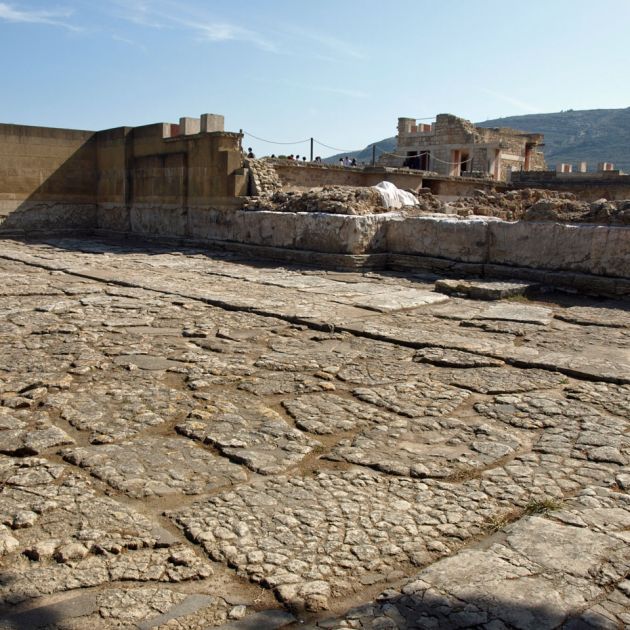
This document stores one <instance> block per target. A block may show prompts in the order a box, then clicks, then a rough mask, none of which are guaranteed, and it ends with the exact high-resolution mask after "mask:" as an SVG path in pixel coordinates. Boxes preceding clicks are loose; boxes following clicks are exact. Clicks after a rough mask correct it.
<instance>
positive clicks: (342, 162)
mask: <svg viewBox="0 0 630 630" xmlns="http://www.w3.org/2000/svg"><path fill="white" fill-rule="evenodd" d="M247 157H248V158H249V159H250V160H253V159H255V158H256V156H255V155H254V151H253V150H252V148H251V147H249V148H248V149H247ZM269 157H271V158H272V159H276V155H275V153H273V154H271V155H270V156H269ZM278 157H280V158H284V159H286V160H291V161H293V162H302V163H304V162H308V161H312V162H313V163H314V164H321V163H322V158H321V157H320V156H319V155H318V156H317V157H316V158H315V159H314V160H308V159H307V157H306V156H305V155H303V156H302V157H300V156H299V155H293V153H291V155H280V156H278ZM339 166H358V164H357V160H356V158H352V159H350V158H349V157H348V156H347V155H346V156H345V157H341V158H339Z"/></svg>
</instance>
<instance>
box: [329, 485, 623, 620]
mask: <svg viewBox="0 0 630 630" xmlns="http://www.w3.org/2000/svg"><path fill="white" fill-rule="evenodd" d="M598 492H599V490H598ZM613 494H614V493H606V491H603V492H602V493H601V495H599V496H598V494H597V493H596V492H593V491H592V490H589V491H588V492H586V493H585V494H583V495H581V496H579V497H577V498H576V499H575V500H573V501H571V503H570V504H569V505H568V506H567V508H566V509H567V511H568V512H571V513H572V514H573V515H574V518H575V519H576V520H578V519H579V520H581V521H582V524H581V525H578V526H575V525H571V524H564V523H561V522H557V521H555V520H553V515H554V513H551V514H550V515H549V517H547V518H541V517H538V516H532V517H528V518H524V519H522V520H520V521H518V522H516V523H515V524H513V525H510V526H509V527H508V528H507V529H506V533H507V535H506V537H505V538H504V539H503V540H502V541H501V542H497V543H495V544H493V545H491V546H489V547H488V548H477V549H476V548H472V549H465V550H463V551H460V552H459V553H456V554H454V555H453V556H451V557H449V558H444V559H442V560H440V561H438V562H436V563H435V564H433V565H431V566H429V567H427V568H426V569H424V570H423V571H421V572H420V573H418V574H417V575H416V576H415V577H414V578H413V579H412V580H411V581H409V582H408V583H407V584H406V585H404V586H403V587H402V588H400V589H389V590H387V591H385V592H383V593H382V594H381V595H380V596H379V597H378V598H377V599H376V600H374V601H373V602H371V603H369V604H366V605H363V606H359V607H357V608H354V609H352V610H351V611H349V612H348V613H347V614H346V615H344V619H345V622H344V623H342V620H341V619H333V620H328V621H324V622H322V623H321V624H319V625H321V627H323V628H336V627H348V626H349V627H353V628H360V629H366V630H367V629H368V628H398V629H402V630H407V629H409V630H410V629H411V628H417V627H423V628H425V627H426V628H441V627H444V628H446V627H449V628H450V627H484V628H518V629H520V630H533V629H534V628H536V629H538V628H544V629H547V630H552V629H555V628H562V629H563V630H577V629H578V628H621V627H624V624H626V622H627V619H628V614H627V611H628V608H627V606H626V605H625V604H627V603H628V602H630V597H628V593H627V592H626V591H627V590H628V587H627V586H626V584H627V580H625V579H624V578H625V575H626V573H627V571H628V569H629V568H630V566H629V565H628V557H627V553H626V549H625V548H624V546H625V542H624V540H622V539H621V538H620V537H619V534H621V533H622V531H623V530H624V528H625V527H626V525H625V523H626V522H627V519H628V516H629V512H630V501H628V497H627V495H618V496H617V497H614V496H613ZM595 506H597V507H595ZM593 509H595V510H599V511H601V512H602V513H603V514H606V515H607V517H605V518H604V519H603V520H604V521H605V522H607V523H608V525H607V526H606V527H605V528H602V527H599V526H596V525H591V524H590V523H588V522H587V521H586V520H585V519H584V520H583V519H581V516H582V515H584V514H586V513H588V512H589V511H591V510H593ZM392 622H393V623H394V624H395V625H392Z"/></svg>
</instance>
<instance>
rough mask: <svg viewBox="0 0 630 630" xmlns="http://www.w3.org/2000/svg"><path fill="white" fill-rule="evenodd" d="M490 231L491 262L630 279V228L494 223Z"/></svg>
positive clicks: (543, 223) (489, 255)
mask: <svg viewBox="0 0 630 630" xmlns="http://www.w3.org/2000/svg"><path fill="white" fill-rule="evenodd" d="M488 230H489V235H490V239H489V249H488V262H490V263H495V264H502V265H516V266H520V267H534V268H539V269H557V270H564V271H576V272H581V273H590V274H595V275H604V276H616V277H621V278H627V277H629V276H630V228H626V227H619V226H607V225H575V224H560V223H547V222H541V223H536V222H515V223H507V222H493V223H490V224H488Z"/></svg>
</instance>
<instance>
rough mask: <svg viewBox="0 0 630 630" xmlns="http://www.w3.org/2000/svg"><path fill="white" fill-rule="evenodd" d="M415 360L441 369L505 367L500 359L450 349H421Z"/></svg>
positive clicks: (414, 357)
mask: <svg viewBox="0 0 630 630" xmlns="http://www.w3.org/2000/svg"><path fill="white" fill-rule="evenodd" d="M413 360H414V361H417V362H418V363H432V364H433V365H439V366H440V367H457V368H480V367H498V366H501V365H504V363H503V361H501V360H500V359H493V358H492V357H487V356H483V355H479V354H473V353H472V352H465V351H464V350H451V349H449V348H421V349H420V350H418V351H417V352H416V353H415V354H414V356H413Z"/></svg>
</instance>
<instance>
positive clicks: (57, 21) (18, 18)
mask: <svg viewBox="0 0 630 630" xmlns="http://www.w3.org/2000/svg"><path fill="white" fill-rule="evenodd" d="M71 15H72V11H69V10H61V9H60V10H57V11H35V10H28V9H19V8H16V7H14V6H12V5H10V4H7V3H6V2H0V20H4V21H5V22H12V23H14V24H49V25H51V26H62V27H63V28H67V29H69V30H71V31H80V30H81V29H80V28H79V27H78V26H74V25H73V24H70V23H68V22H66V21H65V18H69V17H70V16H71Z"/></svg>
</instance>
